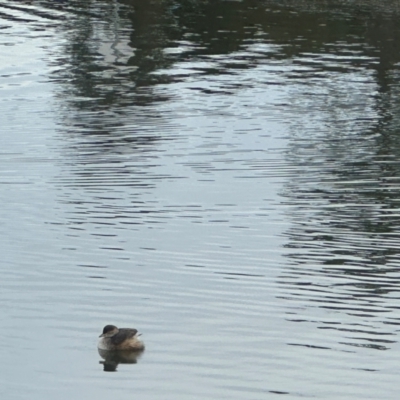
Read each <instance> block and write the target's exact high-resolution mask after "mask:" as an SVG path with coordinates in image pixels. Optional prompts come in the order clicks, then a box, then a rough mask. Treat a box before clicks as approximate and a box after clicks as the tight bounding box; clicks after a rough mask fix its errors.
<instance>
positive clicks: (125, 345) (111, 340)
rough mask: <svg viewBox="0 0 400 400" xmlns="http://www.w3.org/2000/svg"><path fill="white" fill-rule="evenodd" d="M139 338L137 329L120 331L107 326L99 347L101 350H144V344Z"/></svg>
mask: <svg viewBox="0 0 400 400" xmlns="http://www.w3.org/2000/svg"><path fill="white" fill-rule="evenodd" d="M139 336H140V333H139V332H138V331H137V330H136V329H130V328H120V329H118V328H117V327H116V326H114V325H106V326H105V327H104V329H103V333H102V334H101V335H100V336H99V337H100V338H101V339H100V340H99V344H98V345H97V347H98V348H99V349H101V350H143V349H144V343H143V342H142V341H141V340H140V339H139Z"/></svg>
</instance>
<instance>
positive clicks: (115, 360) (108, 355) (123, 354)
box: [97, 349, 144, 372]
mask: <svg viewBox="0 0 400 400" xmlns="http://www.w3.org/2000/svg"><path fill="white" fill-rule="evenodd" d="M97 350H98V352H99V354H100V357H101V358H103V360H104V361H99V364H103V367H104V368H103V370H104V371H105V372H114V371H116V370H117V367H118V365H119V364H136V363H137V361H138V359H139V358H140V357H141V355H142V354H143V352H144V350H132V351H126V350H119V351H110V350H100V349H97Z"/></svg>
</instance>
